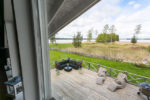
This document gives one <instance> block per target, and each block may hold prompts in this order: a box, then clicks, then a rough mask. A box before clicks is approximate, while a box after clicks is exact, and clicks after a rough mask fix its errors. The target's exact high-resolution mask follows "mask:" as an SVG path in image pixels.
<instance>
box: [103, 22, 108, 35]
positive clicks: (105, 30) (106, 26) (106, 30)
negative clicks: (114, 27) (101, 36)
mask: <svg viewBox="0 0 150 100" xmlns="http://www.w3.org/2000/svg"><path fill="white" fill-rule="evenodd" d="M108 29H109V26H108V24H106V25H105V26H104V29H103V33H105V34H106V33H107V32H108Z"/></svg>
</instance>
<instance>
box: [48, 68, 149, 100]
mask: <svg viewBox="0 0 150 100" xmlns="http://www.w3.org/2000/svg"><path fill="white" fill-rule="evenodd" d="M96 78H97V73H96V72H93V71H90V70H87V69H82V74H80V73H79V70H73V71H71V72H65V71H63V70H62V71H60V75H56V71H55V69H52V70H51V80H52V95H53V97H55V98H56V100H59V98H62V97H63V100H147V99H146V97H145V96H143V95H141V96H138V95H137V91H138V89H139V88H138V87H136V86H134V85H130V84H128V85H127V86H126V88H124V89H120V90H117V91H116V92H111V91H109V90H108V89H107V86H108V85H109V84H110V83H111V82H112V81H114V79H113V78H110V77H107V79H106V81H105V83H104V84H103V85H97V84H96Z"/></svg>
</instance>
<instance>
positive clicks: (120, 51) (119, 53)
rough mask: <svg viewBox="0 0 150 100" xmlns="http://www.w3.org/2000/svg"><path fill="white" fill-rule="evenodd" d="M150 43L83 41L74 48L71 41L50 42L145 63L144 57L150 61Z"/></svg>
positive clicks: (83, 51) (95, 53) (74, 50)
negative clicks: (61, 42) (149, 50)
mask: <svg viewBox="0 0 150 100" xmlns="http://www.w3.org/2000/svg"><path fill="white" fill-rule="evenodd" d="M149 45H150V43H137V44H136V45H133V44H131V43H121V42H117V43H113V44H111V43H107V44H106V43H83V44H82V47H81V48H74V47H73V45H72V44H71V43H64V44H57V45H55V44H50V47H51V48H57V49H63V50H66V51H71V52H75V53H82V54H90V55H95V56H101V57H106V58H110V59H118V60H121V61H123V62H131V63H138V64H141V63H143V60H144V59H148V60H149V62H150V53H149V52H148V50H147V48H148V46H149Z"/></svg>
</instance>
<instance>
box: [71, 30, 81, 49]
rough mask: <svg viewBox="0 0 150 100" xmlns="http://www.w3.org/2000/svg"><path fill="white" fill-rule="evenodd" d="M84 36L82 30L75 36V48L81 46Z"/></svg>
mask: <svg viewBox="0 0 150 100" xmlns="http://www.w3.org/2000/svg"><path fill="white" fill-rule="evenodd" d="M82 40H83V37H82V36H81V32H78V33H77V35H76V36H74V37H73V42H72V44H73V46H74V47H75V48H77V47H81V44H82Z"/></svg>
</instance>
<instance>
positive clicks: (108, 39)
mask: <svg viewBox="0 0 150 100" xmlns="http://www.w3.org/2000/svg"><path fill="white" fill-rule="evenodd" d="M111 38H112V41H111ZM115 41H119V35H117V34H115V33H113V34H105V33H102V34H99V35H98V37H97V38H96V42H103V43H108V42H115Z"/></svg>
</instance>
